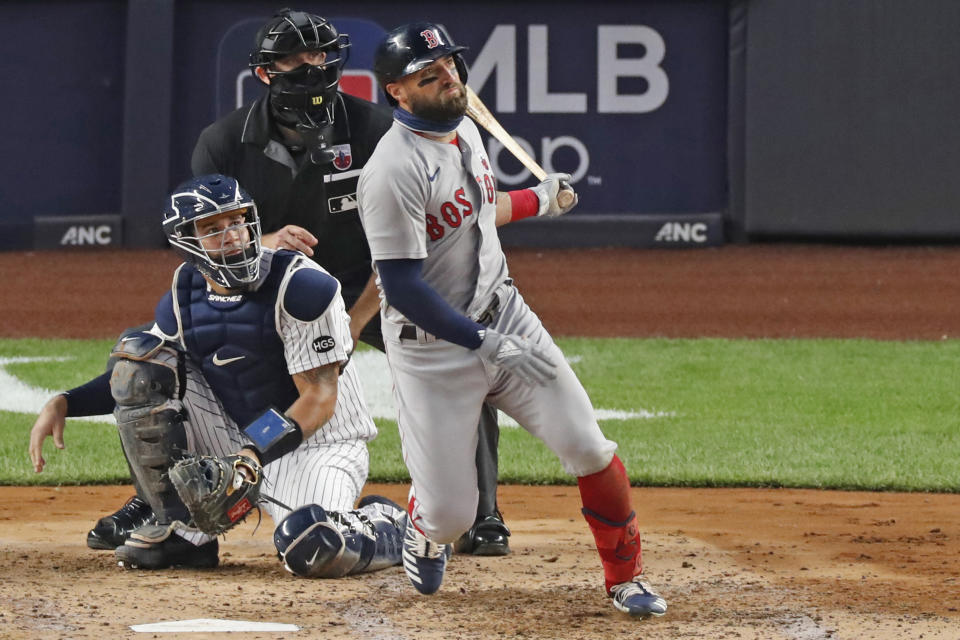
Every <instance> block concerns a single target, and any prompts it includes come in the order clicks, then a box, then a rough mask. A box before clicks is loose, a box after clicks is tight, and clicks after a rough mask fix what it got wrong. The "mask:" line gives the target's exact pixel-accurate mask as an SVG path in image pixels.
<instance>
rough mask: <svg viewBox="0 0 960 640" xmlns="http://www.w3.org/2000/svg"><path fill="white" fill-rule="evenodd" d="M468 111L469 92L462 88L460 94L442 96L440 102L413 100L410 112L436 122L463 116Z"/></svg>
mask: <svg viewBox="0 0 960 640" xmlns="http://www.w3.org/2000/svg"><path fill="white" fill-rule="evenodd" d="M466 112H467V92H466V91H465V90H461V92H460V95H458V96H454V97H452V98H441V102H438V103H426V102H413V103H411V104H410V113H412V114H413V115H415V116H417V117H418V118H423V119H424V120H432V121H434V122H445V121H447V120H454V119H456V118H462V117H463V115H464V114H465V113H466Z"/></svg>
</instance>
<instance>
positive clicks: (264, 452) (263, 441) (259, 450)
mask: <svg viewBox="0 0 960 640" xmlns="http://www.w3.org/2000/svg"><path fill="white" fill-rule="evenodd" d="M243 432H244V433H245V434H246V435H247V437H248V438H250V442H248V443H247V444H246V445H244V446H246V447H247V448H248V449H252V450H253V451H254V452H255V453H256V454H257V457H258V458H259V459H260V465H261V466H264V467H265V466H267V465H268V464H270V463H271V462H273V461H274V460H277V459H278V458H280V457H282V456H285V455H286V454H288V453H290V452H291V451H293V450H295V449H296V448H297V447H299V446H300V444H301V443H302V442H303V429H301V428H300V425H299V424H297V421H296V420H294V419H293V418H291V417H290V416H288V415H285V414H283V413H280V412H279V411H277V410H276V409H274V408H273V407H271V408H269V409H267V410H266V411H264V412H263V413H262V414H261V415H260V416H259V417H258V418H257V419H256V420H254V421H253V422H251V423H250V424H248V425H247V426H246V428H244V430H243Z"/></svg>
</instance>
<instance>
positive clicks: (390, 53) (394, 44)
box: [373, 22, 467, 107]
mask: <svg viewBox="0 0 960 640" xmlns="http://www.w3.org/2000/svg"><path fill="white" fill-rule="evenodd" d="M466 49H467V47H464V46H461V45H457V44H455V43H454V41H453V38H451V37H450V34H449V33H447V30H446V28H445V27H444V26H443V25H442V24H437V23H434V22H412V23H410V24H405V25H401V26H399V27H397V28H396V29H394V30H393V31H391V32H390V33H388V34H387V35H386V36H384V38H383V40H382V41H381V42H380V45H379V46H378V47H377V50H376V52H375V53H374V55H373V73H374V75H375V76H376V77H377V82H378V83H379V84H380V88H381V89H383V92H384V93H385V94H386V96H387V102H389V103H390V106H393V107H395V106H397V101H396V100H394V99H393V96H391V95H390V94H389V93H387V89H386V87H387V85H388V84H390V83H391V82H396V81H397V80H399V79H400V78H402V77H404V76H408V75H410V74H411V73H414V72H416V71H419V70H420V69H423V68H424V67H426V66H429V65H430V64H432V63H433V62H434V61H435V60H439V59H440V58H442V57H444V56H452V57H453V61H454V63H455V64H456V65H457V74H458V75H459V76H460V82H463V83H466V82H467V63H466V62H464V60H463V56H462V55H461V52H463V51H465V50H466Z"/></svg>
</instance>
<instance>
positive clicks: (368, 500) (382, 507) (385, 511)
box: [357, 494, 407, 531]
mask: <svg viewBox="0 0 960 640" xmlns="http://www.w3.org/2000/svg"><path fill="white" fill-rule="evenodd" d="M371 505H373V506H372V508H371V509H364V511H371V512H375V513H379V514H380V515H382V516H384V517H385V518H387V519H388V520H390V521H391V522H393V523H394V524H395V525H396V526H397V528H399V529H400V530H401V531H403V530H404V528H405V527H406V526H407V521H406V520H407V511H406V509H404V508H403V507H401V506H400V505H399V504H397V503H396V502H394V501H393V500H391V499H390V498H387V497H385V496H379V495H376V494H371V495H369V496H363V497H362V498H360V502H358V503H357V510H358V511H359V510H361V509H363V508H364V507H369V506H371Z"/></svg>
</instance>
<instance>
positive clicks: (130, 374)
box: [110, 333, 188, 522]
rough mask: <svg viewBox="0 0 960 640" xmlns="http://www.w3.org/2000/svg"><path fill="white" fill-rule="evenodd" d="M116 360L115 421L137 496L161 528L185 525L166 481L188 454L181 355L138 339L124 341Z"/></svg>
mask: <svg viewBox="0 0 960 640" xmlns="http://www.w3.org/2000/svg"><path fill="white" fill-rule="evenodd" d="M112 355H113V356H115V357H117V362H116V364H115V366H114V368H113V374H112V375H111V378H110V391H111V393H112V394H113V399H114V401H115V402H116V405H117V406H116V409H115V410H114V417H115V418H116V420H117V430H118V431H119V433H120V442H121V443H122V445H123V453H124V455H125V456H126V458H127V462H128V464H129V465H130V470H131V472H132V474H133V480H134V484H135V485H136V486H137V493H138V494H139V495H140V496H141V497H143V498H144V499H145V500H146V501H147V502H149V503H150V506H151V507H153V510H154V513H155V514H156V515H157V518H158V520H159V521H160V522H171V521H173V520H186V519H187V518H188V514H187V511H186V508H185V507H184V506H183V503H182V502H181V500H180V498H179V497H178V496H177V493H176V490H174V488H173V485H172V484H171V483H170V479H169V477H168V476H167V470H168V469H169V468H170V466H171V465H172V464H173V463H174V462H175V461H176V460H178V459H179V458H181V457H183V455H184V453H185V452H186V450H187V432H186V428H185V427H184V424H183V420H184V411H183V404H182V403H181V401H180V399H181V396H180V394H181V391H182V389H181V384H180V383H181V380H183V379H184V377H183V375H182V361H181V358H180V357H179V353H178V352H177V351H176V350H175V349H173V348H172V347H170V346H169V345H167V344H166V343H165V342H164V341H163V340H162V339H160V338H158V337H157V336H153V335H151V334H145V333H139V334H134V335H132V336H127V337H125V338H123V339H121V341H120V342H118V343H117V346H115V347H114V350H113V354H112Z"/></svg>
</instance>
